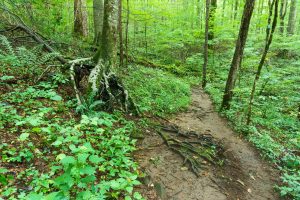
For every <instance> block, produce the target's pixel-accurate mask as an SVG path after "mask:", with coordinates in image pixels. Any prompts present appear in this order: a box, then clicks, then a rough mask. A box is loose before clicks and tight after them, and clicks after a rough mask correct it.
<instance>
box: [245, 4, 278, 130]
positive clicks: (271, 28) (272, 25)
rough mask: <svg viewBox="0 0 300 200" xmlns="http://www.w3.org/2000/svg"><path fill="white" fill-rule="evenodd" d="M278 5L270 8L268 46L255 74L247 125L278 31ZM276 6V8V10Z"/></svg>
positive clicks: (267, 33) (272, 5) (267, 32)
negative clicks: (258, 83)
mask: <svg viewBox="0 0 300 200" xmlns="http://www.w3.org/2000/svg"><path fill="white" fill-rule="evenodd" d="M278 4H279V0H273V2H272V3H271V5H270V8H269V9H270V11H269V18H268V25H267V31H266V44H265V48H264V52H263V54H262V57H261V59H260V62H259V65H258V68H257V72H256V74H255V79H254V82H253V85H252V90H251V95H250V101H249V108H248V113H247V125H249V124H250V122H251V114H252V106H253V103H254V95H255V90H256V85H257V82H258V80H259V78H260V74H261V71H262V68H263V65H264V63H265V60H266V57H267V54H268V51H269V48H270V45H271V43H272V39H273V34H274V32H275V29H276V25H277V18H278ZM274 6H275V8H274ZM273 8H274V17H273V22H272V15H273Z"/></svg>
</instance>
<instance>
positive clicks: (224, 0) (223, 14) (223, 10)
mask: <svg viewBox="0 0 300 200" xmlns="http://www.w3.org/2000/svg"><path fill="white" fill-rule="evenodd" d="M225 9H226V0H223V6H222V25H223V24H224V18H225Z"/></svg>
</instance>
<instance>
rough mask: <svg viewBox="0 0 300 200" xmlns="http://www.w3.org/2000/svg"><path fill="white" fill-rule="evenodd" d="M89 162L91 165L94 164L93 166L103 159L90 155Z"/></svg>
mask: <svg viewBox="0 0 300 200" xmlns="http://www.w3.org/2000/svg"><path fill="white" fill-rule="evenodd" d="M89 160H90V161H91V163H94V164H99V163H100V162H103V161H105V159H104V158H101V157H99V156H97V155H91V156H90V157H89Z"/></svg>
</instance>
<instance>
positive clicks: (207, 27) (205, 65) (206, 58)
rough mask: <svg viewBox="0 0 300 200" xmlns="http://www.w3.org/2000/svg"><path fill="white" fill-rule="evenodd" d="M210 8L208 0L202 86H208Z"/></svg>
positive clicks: (207, 0)
mask: <svg viewBox="0 0 300 200" xmlns="http://www.w3.org/2000/svg"><path fill="white" fill-rule="evenodd" d="M209 10H210V0H206V18H205V42H204V54H203V56H204V63H203V68H202V88H205V87H206V82H207V80H206V71H207V64H208V31H209Z"/></svg>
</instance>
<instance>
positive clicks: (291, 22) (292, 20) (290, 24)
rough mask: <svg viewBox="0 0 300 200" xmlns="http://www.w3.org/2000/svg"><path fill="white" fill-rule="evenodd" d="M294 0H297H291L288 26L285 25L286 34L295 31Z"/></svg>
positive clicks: (295, 6)
mask: <svg viewBox="0 0 300 200" xmlns="http://www.w3.org/2000/svg"><path fill="white" fill-rule="evenodd" d="M296 1H297V0H291V7H290V15H289V22H288V27H287V33H288V35H293V34H294V32H295V23H296V9H297V4H296Z"/></svg>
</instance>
